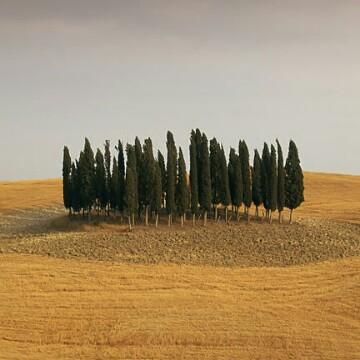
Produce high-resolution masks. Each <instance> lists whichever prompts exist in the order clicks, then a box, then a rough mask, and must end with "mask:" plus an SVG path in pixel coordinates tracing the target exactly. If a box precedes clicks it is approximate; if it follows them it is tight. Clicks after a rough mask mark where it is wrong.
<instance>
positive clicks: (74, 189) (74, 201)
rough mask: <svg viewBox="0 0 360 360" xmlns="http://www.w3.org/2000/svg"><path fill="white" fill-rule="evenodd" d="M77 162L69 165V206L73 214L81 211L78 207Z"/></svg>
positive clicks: (78, 181) (78, 178) (78, 182)
mask: <svg viewBox="0 0 360 360" xmlns="http://www.w3.org/2000/svg"><path fill="white" fill-rule="evenodd" d="M78 164H79V163H78V161H76V164H75V163H72V165H71V204H72V208H73V210H74V212H75V213H78V212H79V211H80V210H81V206H80V177H79V165H78Z"/></svg>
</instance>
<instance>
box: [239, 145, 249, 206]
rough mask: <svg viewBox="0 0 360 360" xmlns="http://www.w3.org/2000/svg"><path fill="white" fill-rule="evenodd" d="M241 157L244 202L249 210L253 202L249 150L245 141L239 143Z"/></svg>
mask: <svg viewBox="0 0 360 360" xmlns="http://www.w3.org/2000/svg"><path fill="white" fill-rule="evenodd" d="M239 157H240V163H241V173H242V178H243V202H244V205H245V206H246V207H247V208H249V207H250V206H251V201H252V193H251V172H250V159H249V150H248V147H247V145H246V143H245V141H244V140H243V141H241V140H240V142H239Z"/></svg>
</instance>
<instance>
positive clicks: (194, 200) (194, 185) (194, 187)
mask: <svg viewBox="0 0 360 360" xmlns="http://www.w3.org/2000/svg"><path fill="white" fill-rule="evenodd" d="M189 150H190V192H191V196H190V200H191V212H192V214H193V225H195V216H196V215H197V212H198V206H199V194H198V189H199V187H198V175H197V173H198V171H197V150H196V142H195V138H194V134H193V132H192V133H191V138H190V147H189Z"/></svg>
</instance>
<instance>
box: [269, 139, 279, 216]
mask: <svg viewBox="0 0 360 360" xmlns="http://www.w3.org/2000/svg"><path fill="white" fill-rule="evenodd" d="M270 162H271V168H270V210H271V211H270V222H272V213H273V212H274V211H275V210H276V208H277V201H278V196H277V190H278V177H277V162H276V150H275V146H274V145H271V154H270Z"/></svg>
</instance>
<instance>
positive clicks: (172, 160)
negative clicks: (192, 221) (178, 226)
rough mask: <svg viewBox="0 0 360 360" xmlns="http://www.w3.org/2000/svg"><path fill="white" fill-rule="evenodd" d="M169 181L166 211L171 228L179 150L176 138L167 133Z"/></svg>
mask: <svg viewBox="0 0 360 360" xmlns="http://www.w3.org/2000/svg"><path fill="white" fill-rule="evenodd" d="M166 147H167V171H166V173H167V179H166V209H167V212H168V215H169V226H170V225H171V223H172V217H173V214H174V213H175V212H176V203H175V190H176V162H177V150H176V146H175V141H174V136H173V134H172V133H171V132H170V131H168V132H167V141H166Z"/></svg>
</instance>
